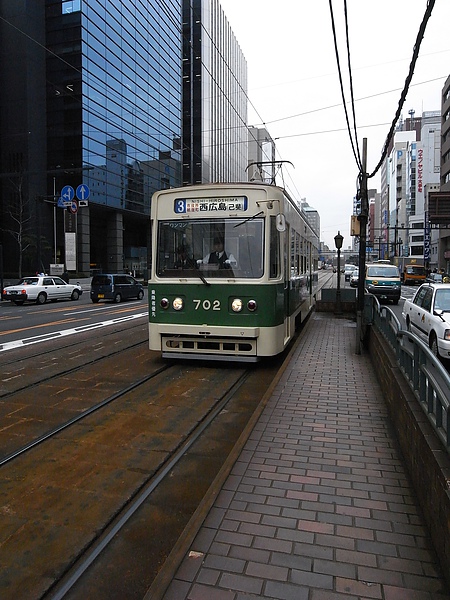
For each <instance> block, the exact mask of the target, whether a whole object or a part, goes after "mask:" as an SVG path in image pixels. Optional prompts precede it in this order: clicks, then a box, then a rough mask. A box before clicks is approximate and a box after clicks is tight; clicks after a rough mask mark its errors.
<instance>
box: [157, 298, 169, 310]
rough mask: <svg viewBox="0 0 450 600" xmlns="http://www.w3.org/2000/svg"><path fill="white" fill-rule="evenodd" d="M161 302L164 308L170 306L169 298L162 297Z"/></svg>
mask: <svg viewBox="0 0 450 600" xmlns="http://www.w3.org/2000/svg"><path fill="white" fill-rule="evenodd" d="M159 304H160V306H161V308H164V309H166V308H169V301H168V300H167V298H161V301H160V303H159Z"/></svg>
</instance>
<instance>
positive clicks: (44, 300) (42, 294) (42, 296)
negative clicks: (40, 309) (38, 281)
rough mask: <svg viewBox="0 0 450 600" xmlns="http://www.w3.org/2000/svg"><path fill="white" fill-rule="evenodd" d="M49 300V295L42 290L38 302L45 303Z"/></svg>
mask: <svg viewBox="0 0 450 600" xmlns="http://www.w3.org/2000/svg"><path fill="white" fill-rule="evenodd" d="M46 301H47V296H46V295H45V294H44V292H41V293H40V294H39V295H38V297H37V298H36V304H45V303H46Z"/></svg>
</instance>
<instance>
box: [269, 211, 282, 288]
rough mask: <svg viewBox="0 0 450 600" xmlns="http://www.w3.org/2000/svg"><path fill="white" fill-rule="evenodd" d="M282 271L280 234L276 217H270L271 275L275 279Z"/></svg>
mask: <svg viewBox="0 0 450 600" xmlns="http://www.w3.org/2000/svg"><path fill="white" fill-rule="evenodd" d="M279 273H280V236H279V233H278V231H277V226H276V220H275V217H270V271H269V277H270V278H271V279H274V278H276V277H278V275H279Z"/></svg>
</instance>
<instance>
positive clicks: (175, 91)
mask: <svg viewBox="0 0 450 600" xmlns="http://www.w3.org/2000/svg"><path fill="white" fill-rule="evenodd" d="M45 23H46V38H47V47H48V48H49V50H50V53H49V55H48V57H47V130H48V136H47V142H48V143H47V162H48V171H49V173H51V174H52V175H53V177H55V178H56V179H57V184H56V188H57V190H61V189H62V188H63V187H64V186H66V185H71V186H72V187H73V188H74V189H76V188H77V186H79V185H81V184H83V185H84V186H86V187H87V188H88V189H89V191H90V194H89V198H88V201H89V207H88V208H83V209H81V208H80V209H79V211H78V215H77V226H78V229H77V239H78V270H79V271H83V272H86V271H87V270H90V271H92V270H97V269H98V270H106V269H108V270H114V271H116V270H117V271H122V270H123V269H126V270H133V271H135V270H136V269H137V270H138V271H139V272H142V271H144V270H145V268H146V267H147V266H148V262H149V257H148V256H147V248H148V239H147V236H148V232H147V229H148V216H149V214H150V201H151V196H152V194H153V192H154V191H156V190H158V189H162V188H167V187H171V186H178V185H180V184H181V64H182V63H181V39H182V36H181V0H161V1H158V2H149V1H148V0H120V1H117V2H113V1H112V0H46V15H45ZM101 209H112V210H113V211H116V212H115V213H105V212H104V211H103V212H102V210H101ZM65 230H66V231H67V224H66V225H65Z"/></svg>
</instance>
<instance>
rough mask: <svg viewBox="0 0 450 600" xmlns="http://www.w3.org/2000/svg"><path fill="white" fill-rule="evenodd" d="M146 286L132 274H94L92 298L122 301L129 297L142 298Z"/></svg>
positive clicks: (95, 299) (94, 299)
mask: <svg viewBox="0 0 450 600" xmlns="http://www.w3.org/2000/svg"><path fill="white" fill-rule="evenodd" d="M143 297H144V287H143V285H142V283H139V281H136V279H135V278H134V277H132V276H131V275H126V274H125V273H113V274H109V273H107V274H104V273H101V274H99V275H94V277H93V278H92V281H91V300H92V302H98V301H99V300H112V301H113V302H122V300H128V299H129V298H137V299H138V300H142V298H143Z"/></svg>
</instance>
